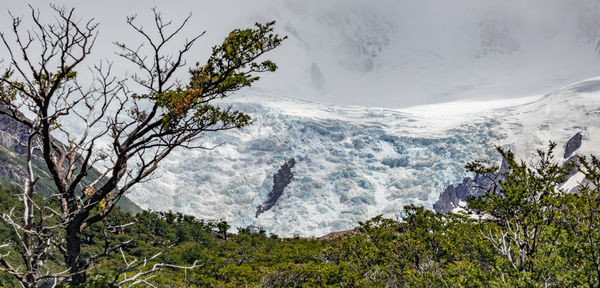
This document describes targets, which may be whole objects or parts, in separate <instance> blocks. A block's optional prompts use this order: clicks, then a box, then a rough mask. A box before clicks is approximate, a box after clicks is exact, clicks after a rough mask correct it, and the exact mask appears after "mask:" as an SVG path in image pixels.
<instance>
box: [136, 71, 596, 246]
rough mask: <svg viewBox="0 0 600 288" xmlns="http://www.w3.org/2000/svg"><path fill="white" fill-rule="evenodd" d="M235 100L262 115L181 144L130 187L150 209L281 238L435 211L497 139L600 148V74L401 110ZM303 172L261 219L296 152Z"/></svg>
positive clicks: (520, 145)
mask: <svg viewBox="0 0 600 288" xmlns="http://www.w3.org/2000/svg"><path fill="white" fill-rule="evenodd" d="M256 94H257V93H254V95H252V96H244V97H237V98H233V99H230V100H229V101H230V103H225V104H230V105H232V106H233V107H235V108H236V109H239V110H242V111H244V112H247V113H249V114H250V115H252V117H253V119H254V124H253V125H251V126H249V127H247V128H244V129H242V130H239V131H230V132H227V133H219V134H207V135H206V137H205V138H204V140H203V141H204V142H203V143H204V145H205V146H207V147H210V146H213V145H218V144H221V143H225V144H224V145H222V146H219V147H216V148H215V149H213V150H209V151H205V150H178V151H176V153H175V154H174V155H172V157H169V158H168V159H167V160H165V162H164V163H163V166H162V168H161V169H160V170H159V171H158V172H157V173H156V175H155V178H156V179H154V180H152V181H149V182H147V183H144V184H142V185H140V186H137V187H135V189H134V190H133V191H132V192H131V194H129V195H128V197H130V198H131V199H133V200H134V201H135V202H136V203H137V204H139V205H140V206H141V207H143V208H147V209H153V210H174V211H180V212H184V213H188V214H193V215H196V216H198V217H201V218H213V219H218V218H221V219H225V220H227V221H229V222H230V223H231V224H232V227H245V226H247V225H251V224H255V225H259V226H262V227H264V228H265V229H266V230H267V231H270V232H273V233H277V234H280V235H286V236H289V235H293V234H299V235H307V236H308V235H322V234H326V233H328V232H331V231H335V230H342V229H347V228H350V227H353V226H354V225H356V223H357V222H358V221H362V220H365V219H367V218H369V217H372V216H375V215H378V214H386V215H388V216H392V217H393V216H394V215H395V214H396V213H398V212H399V211H400V209H401V207H402V206H403V205H406V204H410V203H413V204H417V205H424V206H426V207H431V205H432V203H434V202H435V201H436V200H437V198H438V196H439V192H441V191H442V190H443V187H445V186H446V185H448V184H451V183H455V182H458V181H460V180H462V178H463V177H464V176H465V170H464V168H463V166H464V165H465V163H467V162H469V161H473V160H483V161H491V162H493V161H498V158H497V155H496V154H495V152H494V148H493V145H504V146H507V147H511V148H512V149H514V150H515V151H516V152H517V153H518V154H520V155H521V156H525V157H527V156H529V155H528V153H529V152H531V151H532V150H533V149H534V148H542V147H543V146H546V145H547V143H548V142H547V141H549V140H555V141H558V142H559V143H565V142H566V140H568V139H569V138H570V137H571V136H573V134H575V133H576V132H579V131H581V132H582V134H583V135H584V141H583V146H582V147H581V148H580V150H579V151H580V153H583V154H585V153H592V152H599V151H598V150H600V149H599V148H600V146H599V144H600V124H599V123H600V122H599V120H600V78H597V79H590V80H586V81H583V82H579V83H577V84H574V85H571V86H568V87H566V88H563V89H560V90H558V91H556V92H554V93H551V94H547V95H545V96H536V97H529V98H522V99H516V100H505V101H496V102H453V103H446V104H435V105H428V106H418V107H413V108H408V109H401V110H393V109H380V108H364V107H352V106H334V105H324V104H319V103H312V102H306V101H299V100H291V99H284V98H275V97H269V96H265V95H256ZM291 159H294V160H295V165H294V166H293V168H292V169H291V171H292V173H293V178H292V180H291V182H290V183H289V185H287V186H286V187H285V188H284V190H283V193H282V195H281V196H280V197H279V198H278V199H277V201H276V203H275V205H274V206H273V207H272V208H271V209H270V210H268V211H266V212H264V213H262V214H260V215H259V216H258V217H256V216H255V215H256V210H257V207H258V206H259V205H261V204H263V203H264V202H265V201H266V200H267V197H268V196H269V192H270V191H271V190H272V188H273V178H274V174H275V173H277V172H278V171H279V170H280V167H282V165H283V164H284V163H286V162H288V161H289V160H291Z"/></svg>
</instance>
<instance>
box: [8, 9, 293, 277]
mask: <svg viewBox="0 0 600 288" xmlns="http://www.w3.org/2000/svg"><path fill="white" fill-rule="evenodd" d="M51 8H52V10H53V12H54V14H55V15H54V16H55V20H56V22H55V23H52V24H45V23H44V22H43V21H42V20H41V19H40V12H39V10H36V9H34V8H31V15H30V16H31V17H30V20H31V23H32V26H31V28H29V29H23V28H22V23H23V18H20V17H14V16H13V15H11V18H12V26H11V28H12V31H10V33H9V34H5V33H2V34H0V38H1V39H2V41H3V43H4V46H5V47H6V48H7V50H8V52H9V55H10V56H9V58H8V59H5V62H3V64H5V67H4V68H5V69H6V70H5V72H4V74H3V75H1V77H0V104H1V105H2V106H3V107H4V109H0V113H3V114H5V115H8V116H9V117H11V118H13V119H15V120H17V121H19V122H20V123H22V124H23V125H25V126H26V127H27V128H28V129H29V131H30V133H29V137H28V141H27V143H23V144H24V145H25V146H26V147H27V149H28V153H27V159H28V165H29V166H28V168H27V169H28V171H29V178H28V180H27V183H23V186H24V188H25V189H24V191H23V195H22V197H23V203H24V206H25V213H24V214H23V215H22V216H20V217H19V216H17V215H14V213H5V214H4V217H3V218H4V219H5V220H6V221H8V223H10V224H11V225H12V227H13V228H14V230H15V232H16V233H17V235H18V236H19V240H20V241H19V242H20V243H15V245H20V246H22V247H21V248H22V249H20V250H19V251H22V253H21V254H22V258H23V263H24V265H25V267H24V268H25V269H18V268H17V267H16V266H15V265H14V264H11V263H9V262H8V261H7V259H6V258H5V257H2V258H0V265H1V267H2V268H3V269H4V270H6V271H8V272H9V273H11V274H12V275H14V276H15V277H16V278H17V279H18V280H19V281H20V282H21V283H22V284H23V286H25V287H35V286H36V285H37V283H39V282H40V281H43V280H44V279H46V278H53V279H56V278H58V279H62V280H66V281H68V282H69V283H70V284H80V283H83V282H85V281H86V271H87V269H88V267H90V265H91V264H92V263H94V261H96V260H97V259H98V258H100V257H102V256H104V255H106V254H107V253H110V252H114V251H116V250H117V249H119V248H120V247H121V246H119V244H116V245H115V246H114V247H112V248H110V249H106V251H105V252H104V253H100V254H98V255H94V256H92V257H90V258H88V259H82V257H81V253H82V248H85V247H84V245H83V244H82V239H81V235H82V232H83V231H85V230H86V229H87V228H89V227H90V226H91V225H93V224H94V223H97V222H100V221H102V220H103V219H105V217H106V216H107V215H108V214H109V213H110V212H111V211H112V210H113V208H114V207H115V204H116V203H117V201H118V200H119V199H120V198H121V197H122V196H123V195H124V193H125V192H126V191H128V190H129V189H131V188H132V187H133V186H134V185H136V184H138V183H140V182H142V181H144V180H147V179H148V177H149V176H151V175H152V173H153V172H154V171H155V170H156V169H157V168H158V166H159V164H160V162H161V161H162V160H163V159H165V158H166V157H167V156H168V155H169V154H170V153H171V152H172V151H173V150H174V149H177V148H206V147H202V145H198V144H197V143H198V141H196V140H197V139H198V138H200V137H201V136H202V135H203V134H204V133H207V132H215V131H221V130H228V129H235V128H241V127H243V126H245V125H248V124H249V123H250V117H249V116H248V115H246V114H244V113H241V112H239V111H234V110H232V109H231V108H230V107H220V106H218V105H215V104H214V100H216V99H218V98H223V97H227V96H229V95H230V94H231V93H232V92H236V91H238V90H240V89H241V88H244V87H248V86H251V84H252V83H253V82H255V81H257V80H258V79H259V77H258V76H256V74H257V73H261V72H273V71H275V70H276V69H277V66H276V65H275V64H274V63H273V62H271V61H268V60H266V61H262V62H257V61H256V59H257V58H259V57H260V56H262V55H263V54H264V53H266V52H268V51H270V50H272V49H274V48H276V47H277V46H279V45H280V44H281V42H282V40H283V39H284V38H281V37H279V36H278V35H276V34H274V33H273V25H274V23H273V22H271V23H266V24H256V25H255V27H253V28H251V29H243V30H240V29H236V30H234V31H232V32H231V33H230V34H229V35H228V36H227V37H226V38H225V40H224V41H223V43H222V44H220V45H218V46H215V47H214V48H213V49H212V53H211V55H210V57H209V58H208V60H207V62H206V63H205V64H200V63H196V64H195V66H194V67H191V68H190V69H189V72H190V78H189V81H186V82H187V83H182V81H180V80H178V79H175V76H174V75H175V74H176V71H178V70H180V69H182V68H183V67H185V66H186V63H185V60H184V56H185V54H186V53H187V52H188V51H189V50H190V48H191V47H192V45H193V44H194V43H195V42H196V41H197V40H198V38H200V37H201V36H202V35H203V34H204V33H200V34H198V35H195V36H193V37H191V38H187V40H186V41H185V43H184V44H183V45H182V46H181V48H180V49H179V50H178V51H175V52H174V53H172V52H173V51H169V50H168V48H167V45H168V44H171V42H174V39H176V38H177V36H180V35H179V34H181V33H182V29H183V28H184V26H185V25H186V23H187V22H188V21H189V19H190V16H191V15H188V17H187V18H185V19H184V20H183V21H182V22H181V23H180V24H174V23H172V22H171V21H165V20H163V18H162V17H161V15H160V13H158V12H157V11H155V10H152V11H153V20H154V21H153V22H154V26H153V28H152V29H150V30H147V29H144V28H142V27H141V26H140V25H138V24H136V22H135V20H136V19H135V17H129V18H127V19H126V23H127V24H128V26H129V27H130V28H132V29H133V30H134V31H135V32H136V33H137V35H138V36H139V38H140V39H141V43H139V44H138V45H133V46H132V45H130V44H127V43H115V44H116V46H117V48H118V50H119V51H120V52H119V55H120V57H122V59H124V60H127V61H128V62H129V63H131V64H133V65H134V66H135V67H136V68H137V69H139V71H141V72H140V73H138V74H135V75H132V76H130V77H129V78H128V79H121V78H118V77H117V76H115V74H114V73H113V71H111V68H112V66H111V65H110V64H107V63H103V64H98V65H95V66H91V67H89V69H87V70H86V69H81V68H86V67H85V66H84V65H86V64H85V62H84V60H85V59H86V58H87V57H88V55H90V53H91V52H92V47H93V46H94V42H95V40H96V35H97V31H98V30H97V28H98V25H97V23H96V22H95V21H94V20H93V19H92V20H89V21H82V20H81V19H78V18H76V17H75V16H74V10H73V9H65V8H63V7H57V6H51ZM84 70H86V71H89V72H90V73H91V75H92V76H93V79H94V80H93V81H92V83H82V82H81V80H79V79H80V77H79V76H80V74H81V73H82V72H83V71H84ZM133 83H134V84H135V85H133ZM130 86H133V88H130ZM35 157H40V158H41V159H43V162H44V163H45V165H46V166H47V169H48V171H49V174H50V176H51V177H52V179H53V181H54V185H55V186H56V192H54V193H52V194H50V195H45V197H44V201H42V203H41V204H38V203H37V202H36V201H33V195H34V193H35V187H36V185H35V184H36V181H37V179H39V175H36V173H35V172H34V170H33V169H32V168H31V165H32V160H33V159H34V158H35ZM92 169H97V170H98V171H99V172H100V176H98V177H95V178H94V179H89V178H90V175H91V174H90V172H91V170H92ZM45 201H57V202H58V203H59V206H60V209H59V210H58V211H55V210H53V209H51V208H50V207H49V206H48V205H44V203H46V202H45ZM50 251H60V253H61V254H62V257H63V259H64V265H65V267H66V268H67V269H66V270H65V271H51V270H50V269H49V268H47V267H46V266H45V265H44V263H45V262H44V261H45V260H46V257H47V256H48V253H50ZM19 265H22V264H19ZM159 266H160V265H159Z"/></svg>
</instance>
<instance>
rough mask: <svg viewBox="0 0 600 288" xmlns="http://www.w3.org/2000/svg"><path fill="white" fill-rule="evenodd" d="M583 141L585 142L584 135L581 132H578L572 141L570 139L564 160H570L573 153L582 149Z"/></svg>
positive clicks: (566, 146)
mask: <svg viewBox="0 0 600 288" xmlns="http://www.w3.org/2000/svg"><path fill="white" fill-rule="evenodd" d="M581 140H583V135H581V132H577V134H575V136H573V137H571V139H569V141H567V144H566V145H565V156H564V157H563V158H569V157H570V156H571V155H573V152H575V151H576V150H577V149H579V147H581Z"/></svg>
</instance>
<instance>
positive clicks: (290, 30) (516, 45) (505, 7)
mask: <svg viewBox="0 0 600 288" xmlns="http://www.w3.org/2000/svg"><path fill="white" fill-rule="evenodd" d="M0 1H1V3H2V7H3V10H4V11H0V12H1V13H2V15H3V16H7V13H8V12H7V11H8V10H11V11H13V14H15V15H27V14H28V13H29V12H28V7H27V6H26V2H25V1H22V2H21V1H6V0H0ZM29 3H31V4H32V5H33V6H34V7H36V8H39V9H40V10H41V12H42V15H44V16H50V15H51V13H50V11H49V7H48V2H47V1H30V2H29ZM55 3H62V4H64V5H66V6H69V7H75V8H76V12H77V14H78V15H80V17H81V18H83V19H87V18H90V17H94V18H95V19H96V20H97V21H98V22H99V23H100V35H99V38H98V41H97V44H96V49H95V53H94V57H91V58H90V61H89V62H88V63H87V64H94V63H97V62H98V61H100V59H109V60H110V61H114V62H115V66H116V67H117V68H118V70H119V71H120V72H122V73H125V72H129V73H131V72H135V71H132V70H131V67H130V66H128V65H126V64H125V63H123V62H122V61H119V60H118V58H117V57H116V56H115V55H114V53H113V52H114V51H115V49H114V46H113V45H112V44H111V43H112V42H113V41H121V42H127V43H130V44H137V43H139V42H140V41H141V39H140V38H139V37H137V36H135V34H134V33H133V31H131V30H130V29H128V27H127V26H126V24H125V17H126V16H128V15H134V14H136V15H138V20H139V23H142V24H145V25H146V26H148V25H150V22H149V21H150V20H151V19H152V18H151V11H150V8H152V7H157V8H158V9H159V10H160V11H162V13H163V16H164V17H165V18H172V19H173V20H174V21H181V20H183V18H184V17H185V15H186V14H187V13H189V12H191V13H192V19H191V21H190V23H189V25H187V27H186V29H185V30H184V33H183V34H182V39H180V41H179V42H177V43H176V44H180V43H181V41H182V40H183V38H185V37H186V36H187V37H191V36H192V35H195V34H197V33H200V32H202V31H204V30H206V31H207V33H206V35H205V36H204V37H203V38H202V39H201V41H199V42H198V44H197V45H196V47H195V48H194V49H193V50H192V51H191V52H190V53H189V54H188V60H189V61H188V62H189V63H194V62H196V61H200V62H203V61H205V60H206V55H207V54H208V52H209V49H210V47H211V46H213V45H215V44H217V43H219V42H220V41H222V39H223V37H224V36H225V35H227V32H228V31H230V30H231V29H233V28H240V27H248V26H250V25H252V23H254V22H257V21H258V22H265V21H270V20H277V21H278V24H277V29H278V32H279V33H280V34H284V35H287V36H289V39H288V40H286V41H285V43H284V44H283V46H282V47H280V48H278V49H277V51H274V52H273V53H272V54H271V55H269V56H270V57H271V58H273V59H274V60H275V61H276V62H277V63H278V64H279V66H280V70H279V71H278V72H276V73H275V74H273V75H265V77H263V79H262V80H263V81H261V83H259V84H258V85H257V89H255V90H252V91H244V92H243V93H244V94H248V95H251V94H253V93H264V94H269V95H274V96H283V97H291V98H302V99H309V100H312V101H318V102H328V103H336V104H350V105H365V106H380V107H390V108H393V107H406V106H410V105H418V104H429V103H436V102H446V101H454V100H459V99H469V100H472V99H477V100H483V99H494V98H514V97H522V96H530V95H532V94H538V93H546V92H550V91H552V90H553V89H556V88H559V87H561V86H564V85H567V84H569V83H572V82H575V81H578V80H583V79H585V78H587V77H593V76H600V61H599V59H600V56H599V55H600V54H598V53H597V51H596V50H595V49H596V45H597V43H598V42H597V41H598V39H599V36H600V11H599V10H600V0H577V1H574V0H502V1H501V0H497V1H496V0H489V1H480V0H455V1H444V0H421V1H409V0H385V1H384V0H380V1H377V0H371V1H367V0H365V1H357V0H344V1H342V0H337V1H324V0H322V1H316V0H314V1H309V0H303V1H279V0H272V1H266V0H262V1H257V0H253V1H241V0H239V1H205V0H196V1H148V0H133V1H131V0H128V1H125V0H121V1H115V0H106V1H75V0H72V1H57V2H55ZM49 19H50V18H48V20H49ZM25 24H29V22H26V23H25ZM9 28H10V20H9V19H8V17H0V30H2V31H8V29H9ZM177 48H178V47H177V46H176V45H175V46H173V47H172V49H173V51H175V49H177ZM0 55H3V56H4V57H5V56H6V51H5V50H4V49H1V50H0ZM178 76H179V77H180V78H181V79H185V78H186V76H187V75H186V73H181V74H180V75H178Z"/></svg>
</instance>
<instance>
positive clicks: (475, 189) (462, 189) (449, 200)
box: [433, 132, 583, 213]
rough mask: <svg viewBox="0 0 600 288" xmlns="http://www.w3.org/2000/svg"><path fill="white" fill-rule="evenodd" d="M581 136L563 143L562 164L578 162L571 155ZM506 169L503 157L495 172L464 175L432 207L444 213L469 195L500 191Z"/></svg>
mask: <svg viewBox="0 0 600 288" xmlns="http://www.w3.org/2000/svg"><path fill="white" fill-rule="evenodd" d="M582 139H583V136H582V134H581V133H580V132H578V133H577V134H575V135H574V136H573V137H571V139H569V141H567V143H566V144H565V151H564V158H567V160H565V161H564V163H563V166H566V165H567V164H568V163H573V164H578V163H579V156H577V155H573V153H574V152H575V151H577V149H579V147H581V142H582ZM507 169H508V164H507V163H506V161H505V160H504V159H503V160H502V165H500V168H499V169H498V171H497V172H495V173H488V174H485V175H479V174H477V175H475V177H474V178H470V177H466V178H464V179H463V182H462V183H459V184H451V185H448V186H446V188H445V189H444V191H442V193H440V198H439V199H438V201H437V202H435V204H433V209H434V210H435V211H436V212H439V213H446V212H450V211H452V210H454V209H455V208H458V207H459V206H460V202H465V201H466V200H467V198H469V197H480V196H483V195H485V193H486V191H494V193H500V182H501V181H502V180H503V179H504V176H503V175H504V173H505V172H506V171H507ZM576 173H577V170H576V168H573V170H572V171H571V172H570V174H569V177H571V176H573V175H575V174H576Z"/></svg>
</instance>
